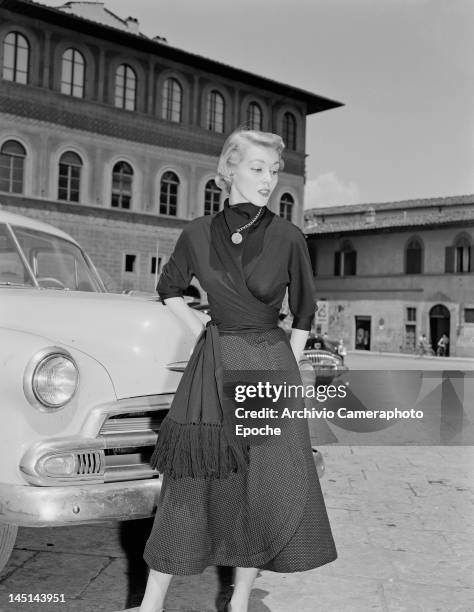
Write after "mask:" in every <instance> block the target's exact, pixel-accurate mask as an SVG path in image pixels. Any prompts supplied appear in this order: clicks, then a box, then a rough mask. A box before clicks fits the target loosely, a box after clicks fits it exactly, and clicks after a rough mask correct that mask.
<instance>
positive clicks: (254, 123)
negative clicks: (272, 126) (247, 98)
mask: <svg viewBox="0 0 474 612" xmlns="http://www.w3.org/2000/svg"><path fill="white" fill-rule="evenodd" d="M262 116H263V115H262V109H261V108H260V104H257V102H250V104H249V105H248V107H247V125H248V128H249V130H261V129H262Z"/></svg>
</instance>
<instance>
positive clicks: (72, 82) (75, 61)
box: [61, 48, 85, 98]
mask: <svg viewBox="0 0 474 612" xmlns="http://www.w3.org/2000/svg"><path fill="white" fill-rule="evenodd" d="M84 83H85V61H84V57H83V55H82V53H80V51H78V50H77V49H72V48H71V49H66V51H64V53H63V58H62V64H61V93H63V94H67V95H68V96H74V97H75V98H83V97H84Z"/></svg>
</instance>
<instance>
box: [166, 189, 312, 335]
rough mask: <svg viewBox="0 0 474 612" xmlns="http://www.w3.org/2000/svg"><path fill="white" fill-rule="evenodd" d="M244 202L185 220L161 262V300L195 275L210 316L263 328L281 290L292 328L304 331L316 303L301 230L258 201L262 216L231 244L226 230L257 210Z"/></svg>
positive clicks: (231, 326) (237, 326)
mask: <svg viewBox="0 0 474 612" xmlns="http://www.w3.org/2000/svg"><path fill="white" fill-rule="evenodd" d="M258 210H259V207H257V206H255V205H254V204H251V203H250V202H243V203H240V204H235V205H233V206H229V204H228V201H226V202H225V204H224V209H223V210H222V211H220V212H219V213H217V214H216V215H214V216H204V217H199V218H197V219H195V220H193V221H191V222H190V223H189V224H188V225H187V226H186V227H185V228H184V230H183V231H182V233H181V235H180V236H179V238H178V241H177V243H176V246H175V249H174V252H173V254H172V255H171V257H170V259H169V261H168V262H167V263H166V264H165V266H164V267H163V270H162V273H161V276H160V279H159V282H158V286H157V291H158V293H159V295H160V298H161V299H162V300H165V299H167V298H170V297H177V296H182V295H183V292H184V290H185V289H186V288H187V287H188V285H189V283H190V282H191V279H192V277H193V276H196V277H197V279H198V280H199V282H200V284H201V286H202V288H203V289H204V290H205V291H206V292H207V294H208V300H209V305H210V308H211V313H212V319H213V321H214V322H215V323H216V324H217V326H218V327H221V328H226V329H228V330H235V331H239V330H242V331H243V330H244V329H255V330H258V329H261V328H262V327H261V326H259V325H260V324H259V325H257V326H256V323H258V322H259V321H260V319H262V321H263V319H264V320H265V322H266V323H265V324H264V325H263V327H264V328H265V327H267V326H273V327H275V326H276V325H277V323H278V314H279V311H280V308H281V304H282V301H283V298H284V296H285V290H286V288H287V287H288V302H289V307H290V310H291V312H292V314H293V324H292V327H293V328H297V329H303V330H309V329H310V328H311V322H312V318H313V316H314V312H315V309H316V303H315V288H314V279H313V273H312V268H311V261H310V257H309V253H308V248H307V245H306V240H305V238H304V235H303V233H302V231H301V230H300V229H299V228H298V227H297V226H296V225H294V224H293V223H291V222H290V221H287V220H286V219H283V218H281V217H279V216H278V215H276V214H275V213H273V212H272V211H270V210H269V209H268V208H267V207H266V206H265V207H263V214H261V216H260V218H259V219H258V220H257V221H256V222H255V223H254V224H253V225H252V226H251V227H250V228H248V229H246V230H244V231H243V232H242V236H243V241H242V242H241V243H240V244H234V243H233V242H232V241H231V239H230V236H231V234H232V232H233V231H235V230H236V229H237V228H239V227H241V226H242V225H245V224H246V223H247V222H248V221H249V220H250V219H252V218H253V217H254V216H255V214H256V213H257V212H258Z"/></svg>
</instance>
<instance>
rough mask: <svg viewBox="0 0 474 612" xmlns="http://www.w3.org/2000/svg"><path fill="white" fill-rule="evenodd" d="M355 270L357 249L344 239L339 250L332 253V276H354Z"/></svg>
mask: <svg viewBox="0 0 474 612" xmlns="http://www.w3.org/2000/svg"><path fill="white" fill-rule="evenodd" d="M356 270H357V251H355V250H354V247H353V246H352V244H351V243H350V242H349V241H348V240H346V241H345V242H343V243H342V245H341V248H340V250H339V251H336V252H335V253H334V276H355V274H356Z"/></svg>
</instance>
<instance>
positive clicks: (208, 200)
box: [204, 179, 222, 215]
mask: <svg viewBox="0 0 474 612" xmlns="http://www.w3.org/2000/svg"><path fill="white" fill-rule="evenodd" d="M221 193H222V192H221V190H220V189H219V187H218V186H217V185H216V184H215V182H214V179H211V180H210V181H207V183H206V187H205V188H204V214H205V215H213V214H214V213H216V212H219V207H220V203H221Z"/></svg>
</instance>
